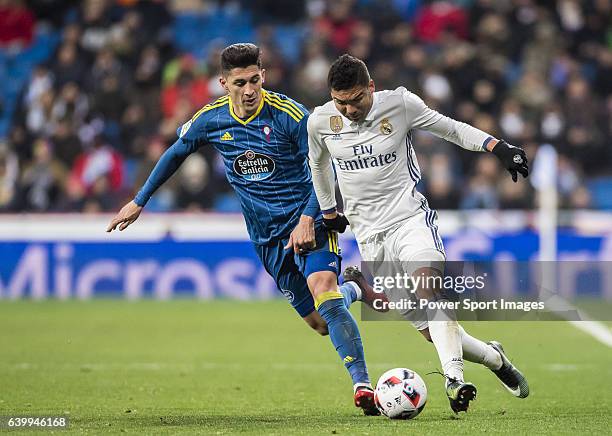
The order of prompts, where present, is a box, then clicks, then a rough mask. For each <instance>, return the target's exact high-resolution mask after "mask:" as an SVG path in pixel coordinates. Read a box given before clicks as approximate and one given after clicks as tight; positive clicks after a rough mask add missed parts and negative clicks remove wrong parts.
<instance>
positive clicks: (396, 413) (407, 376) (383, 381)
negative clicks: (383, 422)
mask: <svg viewBox="0 0 612 436" xmlns="http://www.w3.org/2000/svg"><path fill="white" fill-rule="evenodd" d="M374 402H375V403H376V407H378V410H380V412H381V413H382V414H383V415H385V416H387V417H389V418H391V419H412V418H414V417H415V416H417V415H418V414H419V413H421V410H423V408H424V407H425V403H426V402H427V386H425V382H424V381H423V379H422V378H421V376H420V375H418V374H417V373H416V372H414V371H412V370H410V369H407V368H394V369H390V370H389V371H387V372H385V373H384V374H383V375H381V376H380V378H379V379H378V383H377V384H376V391H375V393H374Z"/></svg>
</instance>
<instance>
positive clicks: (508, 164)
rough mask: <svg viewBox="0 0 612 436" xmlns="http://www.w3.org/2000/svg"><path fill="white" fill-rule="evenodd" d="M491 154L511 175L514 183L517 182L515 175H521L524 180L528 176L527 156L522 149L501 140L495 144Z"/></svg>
mask: <svg viewBox="0 0 612 436" xmlns="http://www.w3.org/2000/svg"><path fill="white" fill-rule="evenodd" d="M491 153H493V154H494V155H495V156H497V158H498V159H499V160H500V161H501V163H502V165H503V166H504V168H506V169H507V170H508V172H509V173H510V174H512V180H513V181H514V182H516V181H517V180H518V174H517V173H521V174H522V175H523V177H525V178H527V176H528V175H529V165H528V162H527V155H526V154H525V151H524V150H523V149H522V148H519V147H515V146H514V145H510V144H508V143H507V142H506V141H504V140H503V139H502V140H500V141H499V142H498V143H497V144H495V147H493V150H491Z"/></svg>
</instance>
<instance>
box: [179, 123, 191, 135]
mask: <svg viewBox="0 0 612 436" xmlns="http://www.w3.org/2000/svg"><path fill="white" fill-rule="evenodd" d="M192 122H193V120H189V121H187V122H186V123H185V124H183V127H181V132H180V133H179V138H182V137H183V136H185V133H187V131H188V130H189V128H190V127H191V123H192Z"/></svg>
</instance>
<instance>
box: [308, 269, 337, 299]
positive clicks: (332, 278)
mask: <svg viewBox="0 0 612 436" xmlns="http://www.w3.org/2000/svg"><path fill="white" fill-rule="evenodd" d="M307 282H308V288H309V289H310V292H311V293H312V295H313V296H314V297H316V296H318V295H322V294H324V293H326V292H335V291H337V289H338V281H337V277H336V274H334V273H333V272H330V271H319V272H316V273H313V274H311V275H309V276H308V279H307Z"/></svg>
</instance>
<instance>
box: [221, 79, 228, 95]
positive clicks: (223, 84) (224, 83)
mask: <svg viewBox="0 0 612 436" xmlns="http://www.w3.org/2000/svg"><path fill="white" fill-rule="evenodd" d="M219 83H220V84H221V86H222V87H223V89H225V92H229V89H228V87H227V79H226V78H225V77H223V76H220V77H219Z"/></svg>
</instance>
